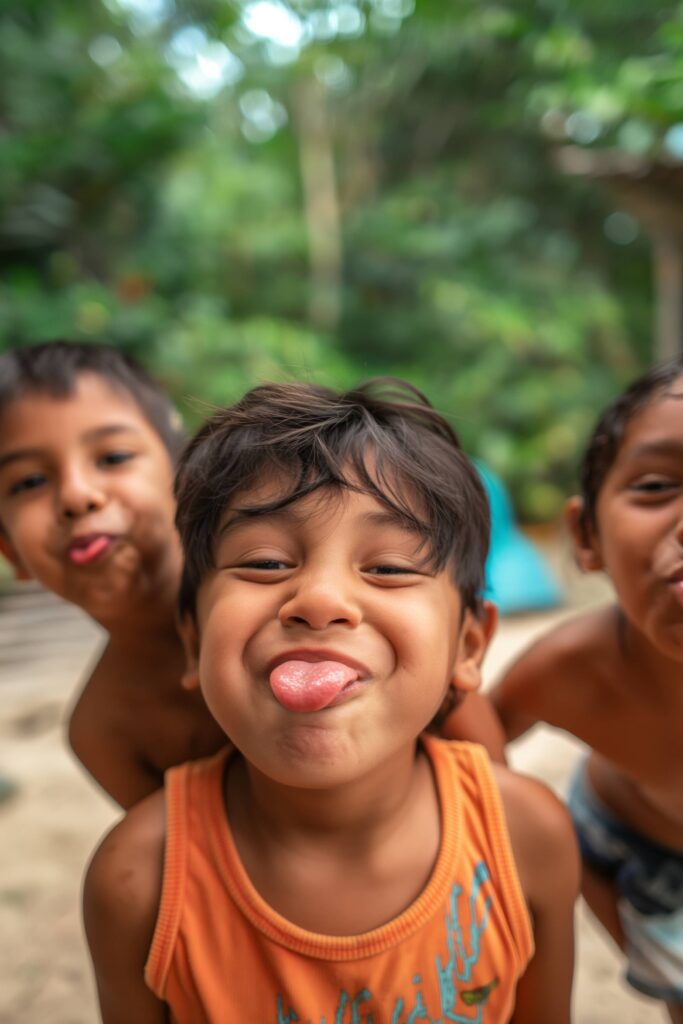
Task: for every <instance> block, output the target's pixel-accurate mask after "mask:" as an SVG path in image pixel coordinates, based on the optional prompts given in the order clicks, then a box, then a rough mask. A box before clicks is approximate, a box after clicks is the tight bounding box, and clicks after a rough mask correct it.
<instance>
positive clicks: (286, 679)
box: [270, 661, 358, 711]
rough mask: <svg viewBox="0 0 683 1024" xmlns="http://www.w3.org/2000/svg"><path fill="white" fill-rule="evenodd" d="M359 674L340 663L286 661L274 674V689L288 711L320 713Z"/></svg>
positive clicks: (271, 677) (272, 687) (271, 679)
mask: <svg viewBox="0 0 683 1024" xmlns="http://www.w3.org/2000/svg"><path fill="white" fill-rule="evenodd" d="M357 679H358V672H357V671H356V669H355V668H351V667H350V666H349V665H343V664H341V662H339V661H285V662H283V664H282V665H278V666H277V668H274V669H273V671H272V672H271V673H270V686H271V689H272V691H273V693H274V694H275V696H276V697H277V699H278V700H279V701H280V704H282V706H283V707H285V708H287V710H288V711H320V710H321V709H322V708H326V707H327V706H328V705H329V704H331V703H332V701H333V700H334V698H335V697H336V696H337V695H338V694H339V693H341V691H342V690H343V689H344V687H345V686H348V684H349V683H354V682H355V681H356V680H357Z"/></svg>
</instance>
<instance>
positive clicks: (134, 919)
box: [83, 792, 165, 1006]
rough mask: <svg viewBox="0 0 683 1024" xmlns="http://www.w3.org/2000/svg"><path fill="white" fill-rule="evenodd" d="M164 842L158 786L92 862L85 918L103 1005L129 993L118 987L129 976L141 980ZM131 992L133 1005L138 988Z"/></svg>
mask: <svg viewBox="0 0 683 1024" xmlns="http://www.w3.org/2000/svg"><path fill="white" fill-rule="evenodd" d="M164 842H165V814H164V794H163V792H158V793H153V794H152V796H150V797H147V798H146V799H145V800H143V801H141V802H140V803H139V804H137V806H136V807H134V808H133V809H132V810H130V811H129V812H128V813H127V814H126V816H125V817H124V818H123V819H122V820H121V821H120V822H119V823H118V824H117V825H115V826H114V828H113V829H112V830H111V832H109V833H108V835H107V836H105V838H104V840H103V841H102V843H101V844H100V846H99V848H98V849H97V850H96V852H95V854H94V855H93V858H92V860H91V862H90V865H89V867H88V870H87V873H86V877H85V883H84V887H83V919H84V924H85V931H86V936H87V939H88V944H89V946H90V952H91V955H92V958H93V963H94V965H95V972H96V976H97V984H98V989H99V991H100V998H101V1000H102V1001H103V1006H104V1005H107V1004H109V1003H111V1004H112V1005H114V1004H115V1003H118V1002H119V1001H120V1000H122V999H125V993H122V991H121V988H120V987H121V985H124V987H125V985H126V984H127V983H128V981H127V979H137V981H136V985H135V987H136V988H139V985H138V982H141V981H142V978H143V972H144V966H145V962H146V960H147V956H148V953H149V948H150V945H151V941H152V936H153V934H154V928H155V924H156V919H157V915H158V911H159V903H160V899H161V887H162V878H163V860H164ZM150 995H151V994H150ZM129 997H130V1005H135V1003H134V1000H135V999H136V998H137V996H136V994H135V993H133V992H131V993H130V994H129ZM142 998H143V1001H144V999H145V998H146V997H145V994H144V992H143V993H142Z"/></svg>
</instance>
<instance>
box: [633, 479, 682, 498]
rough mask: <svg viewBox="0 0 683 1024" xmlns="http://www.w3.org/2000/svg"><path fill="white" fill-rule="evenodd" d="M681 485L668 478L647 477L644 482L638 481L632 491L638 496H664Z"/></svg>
mask: <svg viewBox="0 0 683 1024" xmlns="http://www.w3.org/2000/svg"><path fill="white" fill-rule="evenodd" d="M679 487H680V483H679V482H678V481H677V480H671V479H668V478H666V477H646V478H645V479H643V480H636V481H635V483H633V484H631V490H633V491H636V492H637V493H638V494H663V493H666V492H667V491H673V490H677V489H678V488H679Z"/></svg>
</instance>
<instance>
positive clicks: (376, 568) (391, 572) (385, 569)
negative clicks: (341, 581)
mask: <svg viewBox="0 0 683 1024" xmlns="http://www.w3.org/2000/svg"><path fill="white" fill-rule="evenodd" d="M365 571H366V573H367V574H368V575H369V576H410V575H414V573H415V571H416V570H415V569H411V568H409V567H408V566H406V565H373V566H371V568H369V569H366V570H365Z"/></svg>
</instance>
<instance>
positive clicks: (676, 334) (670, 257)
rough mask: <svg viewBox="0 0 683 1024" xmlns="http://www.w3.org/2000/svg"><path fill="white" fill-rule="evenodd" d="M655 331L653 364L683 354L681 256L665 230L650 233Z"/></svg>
mask: <svg viewBox="0 0 683 1024" xmlns="http://www.w3.org/2000/svg"><path fill="white" fill-rule="evenodd" d="M652 251H653V258H654V276H655V298H656V329H655V339H654V353H655V361H656V362H658V363H660V362H663V361H665V360H667V359H674V358H675V357H676V356H678V355H680V354H681V352H683V253H682V252H681V239H680V238H677V237H676V236H675V235H672V234H670V233H667V232H664V231H661V230H660V231H655V232H653V234H652Z"/></svg>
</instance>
